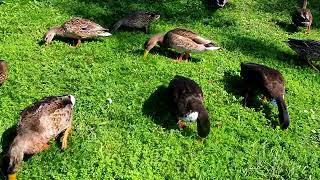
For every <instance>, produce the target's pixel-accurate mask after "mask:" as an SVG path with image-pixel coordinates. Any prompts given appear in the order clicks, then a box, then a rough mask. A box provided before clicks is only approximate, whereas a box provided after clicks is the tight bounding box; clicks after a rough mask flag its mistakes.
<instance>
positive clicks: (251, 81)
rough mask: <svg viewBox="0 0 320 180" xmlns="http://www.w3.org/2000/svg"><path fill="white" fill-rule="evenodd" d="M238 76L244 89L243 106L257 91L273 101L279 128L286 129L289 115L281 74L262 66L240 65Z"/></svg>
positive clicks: (252, 64)
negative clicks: (275, 106)
mask: <svg viewBox="0 0 320 180" xmlns="http://www.w3.org/2000/svg"><path fill="white" fill-rule="evenodd" d="M240 74H241V77H242V79H243V82H244V87H245V88H246V91H245V95H244V106H246V105H247V102H248V98H251V96H253V95H254V93H255V92H257V91H258V92H261V93H262V94H263V95H264V96H266V97H267V98H269V99H275V100H276V103H277V106H278V111H279V119H280V124H281V127H282V128H283V129H287V128H288V126H289V115H288V110H287V106H286V104H285V101H284V93H285V89H284V79H283V76H282V75H281V73H280V72H279V71H277V70H275V69H272V68H270V67H267V66H264V65H260V64H255V63H241V73H240Z"/></svg>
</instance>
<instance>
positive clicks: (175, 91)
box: [168, 75, 210, 138]
mask: <svg viewBox="0 0 320 180" xmlns="http://www.w3.org/2000/svg"><path fill="white" fill-rule="evenodd" d="M168 94H169V95H168V96H169V100H170V101H171V104H172V113H173V114H174V115H175V117H176V122H177V125H178V127H179V128H180V129H184V128H185V127H186V125H185V122H197V130H198V135H199V137H201V138H205V137H207V136H208V134H209V132H210V121H209V116H208V112H207V110H206V108H205V106H204V97H203V92H202V89H201V87H200V86H199V85H198V84H197V83H196V82H195V81H193V80H192V79H190V78H187V77H183V76H179V75H176V76H175V77H174V78H173V79H172V80H171V81H170V83H169V86H168Z"/></svg>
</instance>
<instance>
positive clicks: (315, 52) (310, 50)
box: [285, 38, 320, 71]
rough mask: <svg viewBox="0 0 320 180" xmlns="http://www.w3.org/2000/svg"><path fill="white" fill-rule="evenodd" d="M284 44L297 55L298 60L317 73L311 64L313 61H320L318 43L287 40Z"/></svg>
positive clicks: (319, 45) (319, 43)
mask: <svg viewBox="0 0 320 180" xmlns="http://www.w3.org/2000/svg"><path fill="white" fill-rule="evenodd" d="M285 43H286V44H287V45H288V46H289V47H290V48H291V49H292V50H294V51H295V52H296V53H297V54H298V55H299V58H300V60H302V61H305V62H307V63H308V64H309V66H311V67H312V68H313V69H314V70H316V71H319V69H318V68H316V65H315V64H314V63H313V62H312V61H313V60H320V42H319V41H315V40H309V39H293V38H289V40H288V41H285Z"/></svg>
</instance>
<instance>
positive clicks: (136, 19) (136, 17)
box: [122, 11, 158, 28]
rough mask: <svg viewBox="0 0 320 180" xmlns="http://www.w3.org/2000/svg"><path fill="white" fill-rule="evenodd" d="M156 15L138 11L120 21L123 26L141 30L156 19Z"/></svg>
mask: <svg viewBox="0 0 320 180" xmlns="http://www.w3.org/2000/svg"><path fill="white" fill-rule="evenodd" d="M157 16H158V15H157V14H155V13H151V12H146V11H138V12H134V13H132V14H130V15H129V16H127V17H125V18H124V19H122V22H123V25H125V26H128V27H133V28H142V27H145V26H147V25H148V24H149V23H150V22H151V21H153V20H155V19H156V18H157Z"/></svg>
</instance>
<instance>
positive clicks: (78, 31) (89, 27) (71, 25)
mask: <svg viewBox="0 0 320 180" xmlns="http://www.w3.org/2000/svg"><path fill="white" fill-rule="evenodd" d="M62 27H63V29H64V30H65V32H66V33H67V36H70V37H71V38H89V37H92V36H95V35H97V34H99V33H102V32H103V31H105V30H106V29H105V28H103V27H102V26H100V25H99V24H97V23H95V22H92V21H90V20H88V19H83V18H79V17H73V18H71V19H70V20H68V21H66V22H65V23H64V24H63V25H62Z"/></svg>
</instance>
